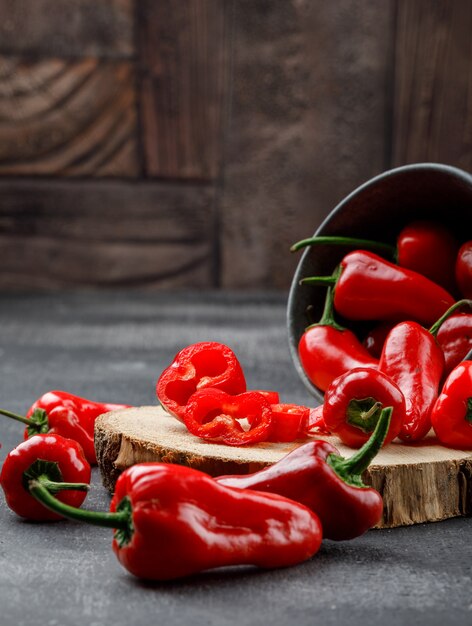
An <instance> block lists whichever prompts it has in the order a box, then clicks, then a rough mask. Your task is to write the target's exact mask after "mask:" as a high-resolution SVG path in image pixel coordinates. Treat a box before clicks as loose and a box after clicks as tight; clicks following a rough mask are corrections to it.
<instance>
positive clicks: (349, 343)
mask: <svg viewBox="0 0 472 626" xmlns="http://www.w3.org/2000/svg"><path fill="white" fill-rule="evenodd" d="M298 355H299V357H300V362H301V364H302V367H303V370H304V371H305V374H306V375H307V376H308V378H309V379H310V380H311V382H312V383H313V384H314V385H315V386H316V387H318V389H321V390H322V391H325V389H326V388H327V387H328V385H329V384H330V383H331V382H332V381H333V380H334V379H335V378H337V377H338V376H340V375H341V374H344V372H347V371H349V370H351V369H353V368H355V367H373V368H375V367H377V366H378V360H377V359H375V358H374V357H372V356H371V355H370V354H369V353H368V352H367V350H366V349H365V348H364V346H363V345H362V344H361V342H360V341H359V339H358V338H357V337H356V335H355V334H354V333H353V332H352V331H350V330H348V329H347V328H344V327H342V326H340V325H339V324H338V323H337V322H336V321H335V319H334V315H333V290H332V288H331V287H329V288H328V291H327V294H326V300H325V306H324V311H323V315H322V317H321V319H320V321H319V322H318V323H317V324H312V325H311V326H308V328H307V329H306V330H305V332H304V333H303V335H302V336H301V338H300V341H299V343H298Z"/></svg>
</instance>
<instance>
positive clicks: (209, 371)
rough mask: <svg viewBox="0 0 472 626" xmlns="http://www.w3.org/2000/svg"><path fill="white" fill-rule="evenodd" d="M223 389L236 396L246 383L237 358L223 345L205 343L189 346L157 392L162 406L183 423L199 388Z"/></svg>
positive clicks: (165, 374) (175, 361)
mask: <svg viewBox="0 0 472 626" xmlns="http://www.w3.org/2000/svg"><path fill="white" fill-rule="evenodd" d="M209 387H213V388H214V389H221V390H222V391H226V392H227V393H229V394H232V395H236V394H239V393H243V392H244V391H246V380H245V378H244V374H243V370H242V368H241V365H240V364H239V361H238V359H237V358H236V355H235V354H234V352H233V351H232V350H231V348H228V346H225V345H224V344H222V343H217V342H215V341H205V342H201V343H194V344H192V345H190V346H187V347H186V348H184V349H183V350H181V351H180V352H178V353H177V354H176V356H175V357H174V360H173V362H172V363H171V364H170V365H169V367H167V368H166V369H165V370H164V371H163V372H162V374H161V375H160V377H159V380H158V381H157V385H156V393H157V397H158V399H159V402H160V403H161V404H162V406H163V407H164V408H165V409H166V411H168V412H169V413H171V415H174V417H177V418H178V419H180V420H181V421H183V416H184V413H185V407H186V405H187V401H188V399H189V398H190V396H191V395H192V394H193V393H195V391H198V390H200V389H207V388H209Z"/></svg>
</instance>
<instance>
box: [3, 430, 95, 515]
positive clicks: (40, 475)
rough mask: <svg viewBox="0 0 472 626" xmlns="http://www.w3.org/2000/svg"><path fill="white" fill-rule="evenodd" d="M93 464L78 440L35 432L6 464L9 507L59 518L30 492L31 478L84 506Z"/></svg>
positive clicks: (14, 452)
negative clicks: (89, 461) (36, 433)
mask: <svg viewBox="0 0 472 626" xmlns="http://www.w3.org/2000/svg"><path fill="white" fill-rule="evenodd" d="M90 476H91V471H90V465H89V463H88V462H87V460H86V458H85V456H84V453H83V450H82V448H81V446H80V444H78V443H77V442H76V441H73V440H71V439H66V438H65V437H61V436H60V435H54V434H43V435H35V436H34V437H31V438H30V439H28V440H27V441H23V442H22V443H20V445H18V446H17V447H16V448H14V449H13V450H12V451H11V452H10V453H9V454H8V456H7V458H6V459H5V462H4V463H3V467H2V472H1V475H0V483H1V485H2V488H3V491H4V492H5V499H6V501H7V504H8V506H9V507H10V509H11V510H12V511H14V512H15V513H16V514H17V515H19V516H20V517H24V518H26V519H29V520H35V521H48V520H57V519H60V518H61V516H60V515H57V514H56V513H52V512H51V511H50V510H48V509H47V508H45V507H44V506H42V505H41V504H40V503H39V502H38V501H37V500H35V499H34V498H33V497H32V496H31V495H30V492H29V483H30V481H35V482H37V483H39V484H41V485H43V486H45V487H46V488H47V489H49V491H51V492H52V493H60V495H59V498H60V500H61V501H63V502H65V503H66V504H69V505H73V506H80V505H81V504H82V502H83V501H84V498H85V496H86V495H87V490H88V487H89V485H88V483H90Z"/></svg>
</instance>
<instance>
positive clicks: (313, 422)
mask: <svg viewBox="0 0 472 626" xmlns="http://www.w3.org/2000/svg"><path fill="white" fill-rule="evenodd" d="M330 434H331V433H330V432H329V430H328V429H327V427H326V424H325V421H324V417H323V405H322V404H320V406H316V407H315V408H314V409H310V415H309V416H308V421H307V425H306V431H305V435H306V436H307V437H310V436H312V435H330Z"/></svg>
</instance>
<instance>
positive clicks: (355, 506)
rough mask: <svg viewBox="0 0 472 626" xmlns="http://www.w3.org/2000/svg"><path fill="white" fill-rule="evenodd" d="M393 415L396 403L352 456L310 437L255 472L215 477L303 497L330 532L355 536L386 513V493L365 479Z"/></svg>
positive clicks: (232, 483)
mask: <svg viewBox="0 0 472 626" xmlns="http://www.w3.org/2000/svg"><path fill="white" fill-rule="evenodd" d="M390 416H391V409H390V408H386V409H384V410H383V411H382V415H381V417H380V418H379V421H378V423H377V426H376V428H375V430H374V432H373V434H372V436H371V438H370V439H369V441H368V442H367V443H365V444H364V446H363V447H362V448H361V449H360V450H358V451H357V452H356V453H355V454H354V455H353V456H352V457H350V458H349V459H344V458H343V457H341V456H340V455H339V451H338V450H337V449H336V448H335V447H334V446H333V445H332V444H330V443H328V442H327V441H310V442H309V443H305V444H304V445H302V446H299V447H297V448H295V449H294V450H292V451H291V452H289V454H287V455H286V456H285V457H283V458H282V459H281V460H280V461H278V462H277V463H274V464H273V465H270V466H268V467H265V468H264V469H262V470H260V471H258V472H255V473H254V474H246V475H236V476H219V477H218V478H215V480H216V481H218V482H219V483H221V484H223V485H227V486H228V487H236V488H238V489H255V490H259V491H268V492H271V493H277V494H280V495H281V496H284V497H286V498H290V499H292V500H295V501H297V502H300V503H301V504H304V505H305V506H307V507H308V508H309V509H311V510H312V511H314V512H315V513H316V514H317V515H318V517H319V518H320V520H321V524H322V526H323V536H324V537H326V538H327V539H334V540H337V541H342V540H345V539H354V537H359V535H362V534H363V533H364V532H365V531H366V530H368V529H369V528H372V526H375V525H376V524H377V523H378V522H379V521H380V519H381V517H382V511H383V501H382V496H381V495H380V494H379V492H378V491H376V490H375V489H372V488H371V487H367V486H366V485H365V484H364V483H363V482H362V474H363V472H364V471H365V470H366V469H367V467H368V466H369V464H370V462H371V461H372V459H373V458H374V457H375V455H376V454H377V453H378V451H379V450H380V448H381V447H382V444H383V441H384V438H385V436H386V435H387V432H388V430H389V424H390Z"/></svg>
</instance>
